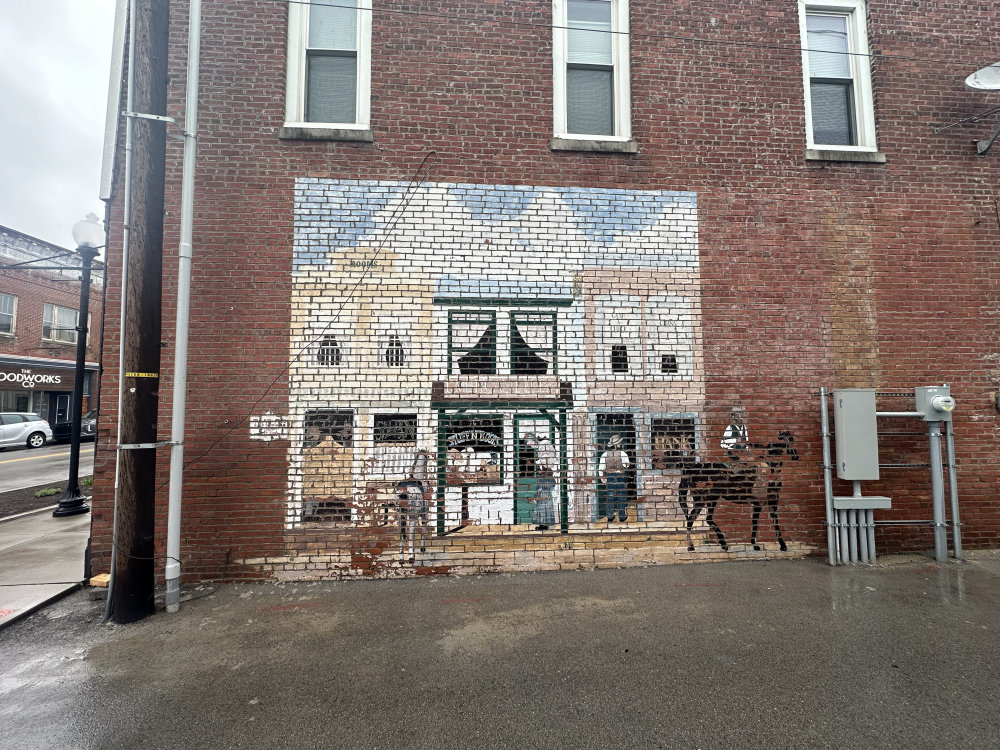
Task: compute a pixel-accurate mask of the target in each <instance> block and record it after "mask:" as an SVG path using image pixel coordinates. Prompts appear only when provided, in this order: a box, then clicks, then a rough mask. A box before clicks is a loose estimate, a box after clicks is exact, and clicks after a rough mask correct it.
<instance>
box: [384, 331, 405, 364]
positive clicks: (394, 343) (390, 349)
mask: <svg viewBox="0 0 1000 750" xmlns="http://www.w3.org/2000/svg"><path fill="white" fill-rule="evenodd" d="M385 363H386V364H387V365H389V367H402V366H403V365H404V364H405V363H406V351H405V350H404V349H403V342H402V341H401V340H400V338H399V336H397V335H395V334H393V335H391V336H389V343H388V345H387V346H386V348H385Z"/></svg>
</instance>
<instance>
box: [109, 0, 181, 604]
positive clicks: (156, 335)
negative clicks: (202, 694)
mask: <svg viewBox="0 0 1000 750" xmlns="http://www.w3.org/2000/svg"><path fill="white" fill-rule="evenodd" d="M132 7H133V12H132V16H131V21H130V22H131V23H133V24H135V30H134V31H135V48H134V50H135V52H134V56H133V58H132V60H131V61H130V64H131V65H132V66H133V68H134V70H133V71H132V73H133V92H132V94H133V96H132V113H130V114H129V115H127V116H130V117H132V119H133V122H132V128H133V139H132V156H131V167H132V177H131V198H130V200H131V211H130V214H131V215H130V217H128V219H127V220H128V222H129V232H128V235H129V248H128V261H127V266H126V276H127V284H126V285H127V289H123V290H122V296H123V298H124V299H125V314H124V316H123V317H124V321H125V325H124V328H123V330H122V331H121V341H120V345H121V346H122V351H123V357H122V364H123V371H122V372H120V373H119V374H118V375H119V377H120V378H122V381H123V387H122V388H121V389H120V390H121V393H122V402H121V404H120V409H121V430H120V433H119V435H118V442H119V445H120V446H122V449H121V450H120V451H119V461H120V465H119V473H118V477H119V478H118V512H117V533H116V545H115V550H114V560H115V565H114V577H113V587H112V590H111V592H110V596H111V601H110V609H111V619H112V620H114V621H115V622H118V623H127V622H134V621H135V620H139V619H141V618H143V617H145V616H147V615H149V614H152V613H153V611H154V605H153V596H154V584H155V577H154V559H153V558H154V548H153V535H154V507H155V503H154V501H155V495H156V448H155V447H154V446H155V443H156V422H157V414H158V409H157V406H158V395H159V394H158V391H159V373H160V296H161V293H160V282H161V276H162V257H163V205H164V178H165V172H166V124H165V123H164V122H163V121H159V120H153V119H148V118H144V117H137V116H135V115H158V116H164V115H165V114H166V106H167V42H168V32H169V25H168V22H169V17H170V3H169V0H132ZM146 446H148V447H146Z"/></svg>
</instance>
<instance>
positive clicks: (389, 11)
mask: <svg viewBox="0 0 1000 750" xmlns="http://www.w3.org/2000/svg"><path fill="white" fill-rule="evenodd" d="M263 1H264V2H272V3H281V4H283V5H320V4H321V5H322V6H323V7H329V8H344V9H346V10H357V11H358V12H363V13H370V14H371V15H372V17H373V18H374V17H375V16H377V15H387V16H388V15H405V16H415V17H425V18H435V19H438V20H441V21H448V22H465V23H492V24H496V25H499V26H509V27H516V28H530V29H546V30H552V29H566V30H574V31H585V32H587V33H591V34H609V35H615V36H623V37H630V38H636V39H652V40H656V39H669V40H673V41H677V42H683V43H685V44H702V45H709V46H720V47H736V48H738V49H761V50H773V51H780V52H793V53H798V54H801V53H803V52H821V53H824V54H830V55H845V56H849V57H867V58H871V59H873V60H892V61H897V60H898V61H904V62H925V63H931V64H934V65H956V66H966V67H970V68H971V67H972V66H975V67H976V69H979V68H980V67H982V63H981V61H977V62H974V63H967V62H964V61H956V60H954V59H952V60H944V59H940V58H932V57H917V56H914V55H899V54H891V53H890V54H883V53H880V52H839V51H831V50H825V49H812V48H809V47H802V46H799V45H790V44H769V43H764V42H747V41H739V40H734V39H709V38H707V37H695V36H688V35H684V34H668V33H665V32H651V31H635V30H631V29H630V30H629V31H614V30H606V29H589V28H587V29H583V28H580V27H575V26H568V25H567V26H562V25H559V24H554V23H535V22H532V21H517V20H513V19H503V18H499V17H496V16H490V17H487V16H468V15H460V14H452V13H444V12H435V11H422V10H408V9H403V8H386V7H383V8H378V9H375V8H358V7H357V6H356V5H350V4H346V3H335V2H327V1H326V0H324V2H322V3H317V2H310V1H309V0H263ZM374 2H378V0H374ZM797 26H798V24H797V23H796V27H797ZM868 31H869V34H868V36H869V39H870V37H871V33H870V29H869V30H868Z"/></svg>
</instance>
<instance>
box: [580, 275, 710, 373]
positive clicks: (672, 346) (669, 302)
mask: <svg viewBox="0 0 1000 750" xmlns="http://www.w3.org/2000/svg"><path fill="white" fill-rule="evenodd" d="M594 301H595V312H596V323H597V337H596V348H595V354H596V364H597V375H598V377H602V378H613V379H625V378H652V379H654V380H686V379H689V378H691V377H692V375H693V372H694V313H693V311H692V308H691V302H690V301H689V300H687V299H685V298H683V297H680V296H677V295H669V294H659V295H653V296H651V297H648V298H646V299H645V300H643V299H642V298H640V297H637V296H630V295H624V294H609V295H601V296H598V297H595V300H594Z"/></svg>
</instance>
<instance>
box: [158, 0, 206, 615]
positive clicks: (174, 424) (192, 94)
mask: <svg viewBox="0 0 1000 750" xmlns="http://www.w3.org/2000/svg"><path fill="white" fill-rule="evenodd" d="M188 14H189V15H188V52H187V64H188V67H187V90H186V92H185V97H184V166H183V171H182V174H181V226H180V246H179V248H178V254H177V255H178V260H177V329H176V330H177V332H176V335H175V338H174V391H173V413H172V416H171V426H170V489H169V492H168V496H167V497H168V505H167V564H166V571H165V578H166V585H167V590H166V596H165V602H166V606H167V612H176V611H177V610H178V609H180V597H181V581H180V578H181V560H180V558H181V496H182V492H183V487H184V415H185V407H186V405H187V404H186V399H187V360H188V311H189V309H190V306H191V258H192V256H193V251H192V245H191V236H192V225H193V223H194V170H195V148H196V145H197V139H196V134H197V131H198V62H199V55H200V54H201V0H190V6H189V7H188Z"/></svg>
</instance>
